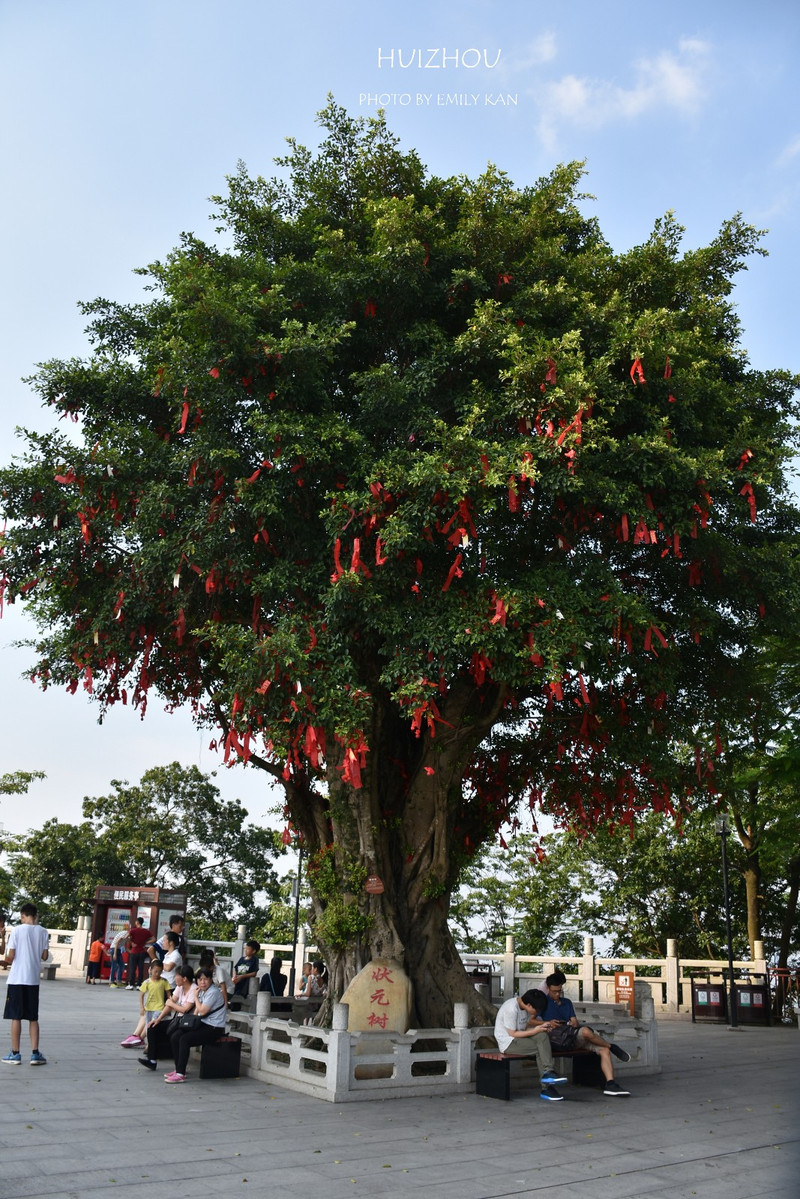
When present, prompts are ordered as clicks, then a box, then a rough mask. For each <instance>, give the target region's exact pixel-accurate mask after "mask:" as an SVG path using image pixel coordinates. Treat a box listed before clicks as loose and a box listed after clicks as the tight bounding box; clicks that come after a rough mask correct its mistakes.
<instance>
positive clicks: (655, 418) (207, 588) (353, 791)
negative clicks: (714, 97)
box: [0, 103, 797, 1026]
mask: <svg viewBox="0 0 800 1199" xmlns="http://www.w3.org/2000/svg"><path fill="white" fill-rule="evenodd" d="M321 122H322V125H323V126H324V128H325V131H326V133H325V137H324V140H323V141H322V144H321V145H320V147H319V149H318V150H317V151H311V150H308V149H306V148H304V147H302V146H299V145H297V144H296V143H294V142H291V143H290V148H289V152H288V154H287V156H286V157H285V159H283V160H280V165H281V168H282V174H281V175H280V177H279V178H278V179H274V180H272V181H268V180H264V179H262V178H255V179H253V178H250V177H249V176H248V175H247V174H246V172H245V171H244V169H242V170H240V171H239V173H238V174H237V175H235V176H234V177H233V178H232V179H231V180H230V182H229V188H228V191H227V193H226V194H225V195H224V196H223V197H220V198H218V200H217V204H216V220H217V227H218V229H219V231H220V233H221V235H222V240H221V243H220V244H219V245H217V244H213V243H211V242H209V241H204V240H201V239H199V238H197V237H195V236H185V237H184V238H183V239H182V241H181V244H180V245H179V246H178V248H177V249H175V250H174V251H173V252H172V253H170V254H169V255H168V256H167V257H166V258H165V260H164V261H162V262H159V263H155V264H153V265H152V266H151V267H149V268H148V270H147V271H146V272H145V274H146V277H147V280H148V286H149V287H150V288H151V289H152V291H151V295H150V297H149V298H148V300H147V301H146V302H143V303H141V304H134V305H131V306H120V305H117V304H115V303H113V302H110V301H106V300H98V301H96V302H94V303H92V304H90V305H88V307H87V312H88V313H89V315H90V317H91V318H92V322H91V325H90V335H91V337H92V338H93V340H94V343H95V349H94V353H93V354H92V356H91V357H90V358H89V359H88V360H86V361H72V362H50V363H47V364H46V365H44V366H43V367H42V368H41V369H40V372H39V374H38V375H37V376H36V378H35V380H34V386H35V387H36V388H37V389H38V391H39V392H40V394H41V396H42V398H43V400H44V402H45V403H46V404H48V405H50V406H51V407H52V408H53V409H54V410H55V411H56V412H57V413H58V414H59V415H60V416H63V417H66V418H68V419H69V418H72V419H74V420H75V421H76V422H77V426H76V428H75V430H73V431H72V436H67V435H65V434H62V433H52V432H51V433H46V434H43V435H42V434H36V433H29V434H28V449H27V453H26V455H25V457H24V458H23V459H22V461H21V462H19V463H17V464H15V465H13V466H11V467H10V468H9V469H7V470H6V471H4V472H3V473H2V478H0V485H1V486H2V490H3V493H4V495H5V507H6V511H7V513H8V516H9V518H10V528H9V533H8V535H7V538H6V573H7V577H8V580H9V584H8V586H9V598H10V599H11V600H14V599H17V598H19V597H22V596H24V597H25V600H26V602H27V603H28V605H29V606H30V608H31V610H32V611H33V613H34V615H35V617H36V619H37V620H38V621H39V624H40V627H41V630H42V634H41V637H40V639H39V641H38V643H37V647H36V663H35V665H34V666H33V667H32V669H31V675H32V677H33V678H35V679H36V680H37V681H39V682H40V683H41V685H42V686H51V685H59V686H64V685H66V686H67V687H68V688H70V689H71V690H73V691H76V690H78V689H83V690H85V691H86V692H87V693H89V694H91V695H92V696H93V698H94V699H95V700H96V701H97V702H99V704H100V705H101V706H105V705H108V704H112V703H116V702H123V703H125V702H131V703H133V704H134V705H135V706H137V707H139V708H140V709H142V710H143V709H144V707H145V705H146V703H147V698H148V694H149V692H150V691H151V689H154V690H157V691H158V692H159V693H160V694H161V695H162V696H163V697H165V698H166V700H167V702H168V703H171V704H173V705H178V704H184V703H187V702H188V703H191V704H192V705H193V708H194V712H195V715H196V718H197V720H198V722H200V723H205V724H208V725H211V726H216V727H217V728H219V729H220V730H221V737H220V744H221V747H222V748H223V750H224V754H225V756H226V758H229V759H230V758H231V757H233V758H236V757H240V758H241V759H243V760H245V761H249V762H250V763H252V764H255V765H258V766H260V767H262V768H263V769H264V770H266V771H267V772H269V773H270V774H271V775H272V776H273V777H274V778H275V779H276V780H277V781H278V782H279V783H280V784H281V785H282V786H283V788H284V791H285V796H286V811H287V817H288V819H289V820H290V821H291V823H292V825H293V827H294V828H295V829H296V830H297V831H298V833H299V834H300V835H301V836H302V837H303V839H304V842H305V844H306V847H307V849H308V851H309V853H310V862H311V865H310V877H311V880H312V884H313V888H314V901H313V902H314V920H315V927H314V931H315V935H316V937H317V938H318V940H319V942H320V944H321V945H322V946H323V947H324V949H325V951H326V956H327V959H328V963H329V967H330V971H331V977H332V981H333V990H334V991H335V992H340V991H341V989H342V988H343V986H344V985H345V983H346V982H347V980H348V978H349V977H351V976H352V974H353V973H354V972H355V971H356V970H357V969H358V968H359V967H360V966H361V965H362V964H363V963H364V962H365V961H367V960H369V959H370V957H372V956H375V955H378V954H380V955H386V956H389V957H393V958H398V959H400V960H402V961H403V962H404V963H405V966H406V969H407V970H408V972H409V974H410V976H411V978H412V979H413V981H414V982H415V983H416V984H417V986H416V1005H417V1010H416V1013H415V1019H417V1020H418V1021H419V1022H420V1023H421V1024H423V1025H424V1024H428V1025H432V1026H437V1025H441V1024H443V1023H446V1022H449V1020H450V1018H451V1013H452V1002H453V1001H454V1000H457V999H464V1000H466V1001H467V1002H469V1003H470V1004H471V1005H472V1008H473V1012H474V1014H475V1016H476V1017H479V1016H480V1014H481V1013H480V1000H479V999H478V997H477V995H476V993H475V991H474V990H471V989H470V988H469V986H468V983H467V981H466V979H465V977H464V972H463V970H462V968H461V965H460V962H459V960H458V957H457V954H456V951H455V947H454V944H453V941H452V938H451V936H450V933H449V931H448V928H447V914H448V902H449V896H450V893H451V890H452V888H453V885H454V883H455V880H456V878H457V876H458V872H459V870H460V869H461V866H462V865H463V862H464V860H465V858H467V857H468V856H469V855H470V854H472V853H473V852H474V850H475V848H476V847H477V846H479V845H480V844H481V843H482V842H483V841H484V840H485V839H486V838H487V837H489V836H490V835H491V834H492V833H493V831H494V830H495V829H496V828H497V827H498V825H499V824H500V823H501V822H502V821H503V820H504V818H506V816H508V815H509V814H510V813H511V812H512V811H513V810H514V808H515V805H516V804H517V802H518V801H519V800H520V798H524V799H525V800H527V801H530V802H532V803H536V802H539V801H541V802H542V803H544V804H546V805H547V806H548V807H549V808H550V809H551V810H552V811H553V812H554V813H555V814H556V815H557V816H558V817H560V818H565V819H566V818H571V819H574V820H576V821H578V822H582V823H583V824H584V825H586V826H587V827H594V826H596V825H597V824H598V823H602V822H604V821H607V820H616V821H622V822H630V821H631V820H633V819H634V816H635V814H636V812H637V811H639V810H641V809H645V808H648V807H649V806H651V805H655V806H657V807H662V808H663V807H669V806H670V805H671V804H673V803H676V802H680V799H681V797H682V796H683V795H684V794H685V793H686V792H687V791H688V790H692V789H693V790H694V791H698V790H703V789H705V788H707V786H708V785H709V782H711V781H713V779H712V774H713V772H712V766H713V761H711V760H710V759H709V758H708V756H707V755H706V754H705V753H702V754H700V755H699V757H698V761H697V765H696V769H695V766H694V764H692V766H691V768H689V767H686V768H684V767H682V766H681V765H680V764H679V763H677V759H676V756H675V754H674V753H673V745H672V742H673V738H677V739H680V738H681V737H683V736H686V737H688V736H689V735H693V729H694V728H695V727H696V721H697V717H698V714H697V711H696V709H697V707H698V705H702V704H704V703H706V701H707V700H708V702H710V703H711V702H717V701H715V700H714V699H713V697H712V698H709V697H710V695H711V693H710V691H709V687H708V684H709V681H710V680H712V679H713V678H714V677H715V674H716V672H717V671H718V669H719V664H720V659H721V658H730V657H734V656H735V655H736V653H737V652H738V651H739V649H740V647H741V645H742V644H743V643H746V641H747V639H748V638H750V637H751V636H752V634H753V631H754V630H755V629H756V627H757V626H759V624H761V623H763V625H764V626H765V627H769V628H778V627H780V626H781V624H782V622H783V621H784V620H785V617H786V608H787V603H786V596H787V582H786V576H787V569H788V567H787V562H788V559H789V554H790V549H791V548H793V546H794V536H795V532H796V523H797V521H796V513H795V511H794V510H793V509H792V508H791V507H790V506H789V504H788V503H787V501H786V498H785V489H784V481H783V468H784V463H785V461H786V458H787V455H788V454H789V453H790V451H791V445H792V440H791V439H792V430H791V418H792V415H793V412H794V409H793V407H792V396H793V387H794V381H793V380H792V379H791V378H790V377H789V376H788V375H787V374H785V373H781V372H766V373H765V372H758V371H754V370H751V369H750V368H749V366H748V363H747V360H746V356H745V354H744V352H743V350H742V349H741V347H740V345H739V332H740V331H739V326H738V322H737V318H736V315H735V312H734V309H733V307H732V305H731V303H730V300H729V298H728V297H729V293H730V290H731V286H732V278H733V277H734V275H735V274H736V272H737V271H738V270H740V269H741V268H742V266H743V265H744V261H745V259H746V258H747V256H748V255H749V254H750V253H752V252H753V251H754V250H755V249H756V247H757V244H758V235H757V233H756V232H755V231H754V230H753V229H751V228H749V227H748V226H747V225H745V224H744V223H743V222H742V221H741V220H740V219H739V218H734V219H732V220H729V221H727V222H726V223H725V224H724V225H723V226H722V228H721V230H720V233H719V235H718V236H717V237H716V238H715V239H714V241H713V242H712V243H711V244H710V245H708V246H706V247H704V248H702V249H699V250H693V251H689V252H686V253H682V251H681V235H682V230H681V229H680V227H679V226H678V225H677V223H676V222H675V221H674V219H673V218H672V217H670V216H668V217H666V218H664V219H661V220H659V221H657V222H656V225H655V228H654V231H653V233H652V235H651V237H650V238H649V239H648V241H647V242H646V243H645V244H644V245H642V246H639V247H636V248H635V249H633V250H631V251H629V252H627V253H624V254H615V253H614V252H613V251H612V249H611V247H610V246H609V245H608V243H607V242H606V241H605V240H604V238H603V236H602V234H601V232H600V230H599V229H598V227H597V224H596V222H595V221H594V220H593V219H591V218H588V217H586V216H585V215H584V213H583V211H582V207H581V205H582V203H583V200H582V198H581V196H580V194H579V192H578V186H579V180H580V176H581V168H580V166H579V165H571V166H565V167H559V168H558V169H556V170H555V171H554V172H553V173H552V175H550V176H549V177H547V178H545V179H542V180H540V181H539V182H538V183H537V184H535V185H534V186H528V187H522V188H518V187H515V186H514V185H513V184H512V182H511V181H510V180H509V179H508V178H507V177H506V176H505V175H503V174H502V173H501V172H499V171H497V170H494V169H491V168H490V169H489V170H487V172H486V173H485V174H484V175H483V176H481V177H480V178H478V179H474V180H473V179H461V178H460V179H440V178H437V177H435V176H432V175H429V174H428V173H427V172H426V171H425V169H424V168H423V166H422V164H421V163H420V161H419V159H418V157H417V155H416V154H414V153H403V152H401V150H400V149H399V148H398V145H397V142H396V139H395V138H394V137H393V136H392V135H391V134H390V132H389V131H388V130H387V128H386V125H385V122H384V120H383V119H382V118H381V117H377V118H374V119H369V120H353V119H350V118H349V117H348V116H347V115H346V114H345V113H344V112H343V111H342V110H341V109H339V108H338V107H337V106H336V105H334V104H333V103H331V105H330V106H329V107H328V109H327V110H326V111H325V112H324V113H323V114H322V116H321ZM676 763H677V764H676ZM369 876H377V878H379V879H380V884H372V885H371V888H370V890H369V891H368V890H367V889H366V888H365V882H366V880H367V878H368V877H369ZM381 885H382V888H383V889H382V891H381V890H379V887H380V886H381Z"/></svg>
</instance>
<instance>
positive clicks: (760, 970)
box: [753, 941, 767, 974]
mask: <svg viewBox="0 0 800 1199" xmlns="http://www.w3.org/2000/svg"><path fill="white" fill-rule="evenodd" d="M753 973H754V974H766V973H767V959H766V956H765V954H764V942H763V941H754V942H753Z"/></svg>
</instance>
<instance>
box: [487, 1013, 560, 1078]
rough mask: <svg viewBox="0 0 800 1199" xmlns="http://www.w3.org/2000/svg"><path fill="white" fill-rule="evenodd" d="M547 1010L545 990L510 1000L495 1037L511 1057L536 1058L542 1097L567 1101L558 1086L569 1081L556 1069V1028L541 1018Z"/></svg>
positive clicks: (500, 1019) (504, 1051) (499, 1046)
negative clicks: (552, 1043) (552, 1040)
mask: <svg viewBox="0 0 800 1199" xmlns="http://www.w3.org/2000/svg"><path fill="white" fill-rule="evenodd" d="M546 1007H547V996H546V995H544V994H543V993H542V992H541V991H526V992H525V994H524V995H521V996H518V997H517V996H515V997H514V998H513V999H507V1000H506V1001H505V1003H504V1004H502V1006H501V1007H500V1008H499V1010H498V1012H497V1019H496V1020H495V1022H494V1038H495V1040H496V1041H497V1046H498V1048H499V1049H500V1051H501V1052H502V1053H507V1054H509V1055H511V1056H517V1055H522V1056H526V1057H527V1056H529V1055H534V1054H535V1056H536V1063H537V1065H538V1067H539V1077H540V1079H541V1084H542V1089H541V1092H540V1097H541V1098H542V1099H547V1100H550V1101H551V1102H554V1101H558V1100H559V1099H563V1098H564V1096H563V1095H559V1093H558V1091H557V1090H556V1089H555V1086H554V1085H553V1084H554V1083H559V1082H566V1081H567V1080H566V1078H563V1077H558V1076H557V1075H556V1073H555V1070H554V1068H553V1050H552V1049H551V1048H550V1040H549V1038H548V1035H547V1034H548V1033H549V1032H550V1031H551V1029H554V1028H555V1027H556V1025H555V1023H549V1022H547V1021H544V1022H543V1021H542V1020H541V1019H538V1020H537V1022H536V1023H534V1020H536V1019H537V1017H541V1014H542V1012H543V1011H544V1010H545V1008H546Z"/></svg>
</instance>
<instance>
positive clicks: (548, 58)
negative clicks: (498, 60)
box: [509, 33, 557, 71]
mask: <svg viewBox="0 0 800 1199" xmlns="http://www.w3.org/2000/svg"><path fill="white" fill-rule="evenodd" d="M556 50H557V47H556V35H555V34H554V33H540V34H539V36H538V37H537V38H534V39H533V41H532V42H528V43H527V45H525V46H521V47H520V49H519V50H518V51H517V53H516V54H515V55H514V57H513V58H512V59H511V62H510V64H509V66H510V69H511V70H512V71H525V70H528V69H530V67H538V66H541V64H542V63H543V62H552V60H553V59H554V58H555V56H556Z"/></svg>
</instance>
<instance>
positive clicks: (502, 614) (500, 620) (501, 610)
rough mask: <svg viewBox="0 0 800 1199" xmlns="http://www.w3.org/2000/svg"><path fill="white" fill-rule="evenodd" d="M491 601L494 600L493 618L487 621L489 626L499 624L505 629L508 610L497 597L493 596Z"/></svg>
mask: <svg viewBox="0 0 800 1199" xmlns="http://www.w3.org/2000/svg"><path fill="white" fill-rule="evenodd" d="M492 599H493V600H494V616H493V617H492V619H491V620H490V621H489V624H499V625H502V627H503V628H505V627H506V618H507V616H508V610H507V609H506V606H505V604H504V603H503V600H502V599H501V598H500V596H499V595H493V596H492Z"/></svg>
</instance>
